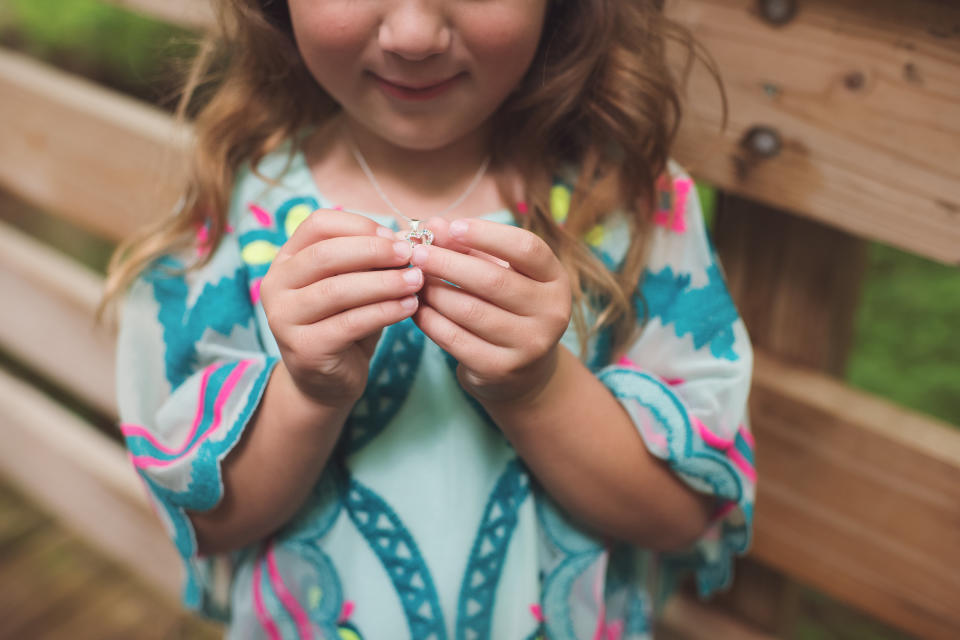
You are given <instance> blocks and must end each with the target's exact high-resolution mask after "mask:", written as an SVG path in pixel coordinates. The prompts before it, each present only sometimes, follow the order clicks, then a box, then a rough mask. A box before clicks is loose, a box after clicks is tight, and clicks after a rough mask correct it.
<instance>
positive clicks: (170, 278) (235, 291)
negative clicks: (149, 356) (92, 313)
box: [143, 257, 254, 389]
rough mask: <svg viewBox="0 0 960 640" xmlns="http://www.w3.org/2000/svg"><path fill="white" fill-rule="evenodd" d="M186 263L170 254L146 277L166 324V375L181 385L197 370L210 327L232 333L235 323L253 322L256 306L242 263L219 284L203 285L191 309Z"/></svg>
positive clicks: (164, 337) (177, 384)
mask: <svg viewBox="0 0 960 640" xmlns="http://www.w3.org/2000/svg"><path fill="white" fill-rule="evenodd" d="M183 268H184V265H183V263H182V262H180V261H179V260H176V259H174V258H170V257H164V258H160V259H159V260H158V261H157V262H156V263H155V264H154V266H153V267H151V269H150V271H149V272H147V273H146V274H144V277H143V279H144V281H145V282H146V283H148V284H151V285H152V286H153V295H154V298H156V301H157V305H158V306H159V308H160V311H159V313H158V314H157V320H159V321H160V324H161V325H162V326H163V341H164V344H165V345H166V353H165V354H164V358H165V362H166V376H167V381H168V382H169V383H170V386H171V387H173V388H174V389H175V388H177V387H179V386H180V384H181V383H183V381H184V380H186V379H187V378H188V377H190V375H191V374H192V373H193V372H194V371H195V370H196V368H197V366H196V354H197V350H196V344H197V343H198V342H200V339H201V338H202V337H203V334H204V333H206V332H207V331H210V330H212V331H216V332H218V333H221V334H223V335H225V336H228V335H230V332H231V331H232V330H233V328H234V327H238V326H240V327H243V326H252V325H253V322H254V315H253V308H252V307H251V306H250V300H249V297H248V294H247V279H246V272H245V269H244V268H243V267H242V266H240V267H238V268H237V269H236V270H235V271H234V272H233V274H232V275H230V276H226V277H223V278H221V279H220V280H219V281H218V282H217V283H216V284H212V283H208V284H206V285H204V287H203V289H202V290H201V291H200V295H199V296H198V297H197V300H196V302H195V303H194V304H193V306H192V307H191V308H190V309H189V310H188V309H187V298H188V296H189V288H188V286H187V281H186V279H185V278H184V277H183V276H182V275H177V274H175V273H168V272H166V271H167V270H170V271H179V270H182V269H183Z"/></svg>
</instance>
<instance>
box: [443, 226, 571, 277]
mask: <svg viewBox="0 0 960 640" xmlns="http://www.w3.org/2000/svg"><path fill="white" fill-rule="evenodd" d="M447 233H449V236H450V238H451V239H452V240H453V241H454V242H456V243H458V244H460V245H462V246H466V247H470V248H471V249H477V250H479V251H482V252H484V253H488V254H490V255H492V256H496V257H497V258H500V259H502V260H506V261H507V262H509V263H510V266H511V267H513V268H514V269H515V270H516V271H518V272H519V273H522V274H523V275H525V276H527V277H529V278H533V279H534V280H538V281H539V282H550V281H552V280H556V279H557V278H560V277H561V272H562V270H563V267H562V266H561V265H560V261H559V260H557V257H556V256H555V255H554V253H553V250H551V249H550V247H549V245H547V243H546V242H544V241H543V239H542V238H540V237H539V236H537V235H536V234H535V233H531V232H530V231H527V230H525V229H520V228H518V227H511V226H510V225H505V224H498V223H496V222H492V221H490V220H483V219H480V218H472V219H469V220H466V219H460V220H454V221H453V222H451V223H450V226H449V228H448V229H447Z"/></svg>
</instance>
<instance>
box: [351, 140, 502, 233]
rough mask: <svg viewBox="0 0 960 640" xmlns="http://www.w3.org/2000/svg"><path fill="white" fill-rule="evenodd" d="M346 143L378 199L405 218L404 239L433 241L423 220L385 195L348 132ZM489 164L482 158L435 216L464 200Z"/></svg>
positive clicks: (442, 213)
mask: <svg viewBox="0 0 960 640" xmlns="http://www.w3.org/2000/svg"><path fill="white" fill-rule="evenodd" d="M346 139H347V144H348V145H349V146H350V151H351V152H352V153H353V157H354V158H355V159H356V161H357V164H359V165H360V168H361V169H362V170H363V173H364V175H365V176H367V180H369V181H370V184H371V185H373V188H374V189H375V190H376V192H377V195H379V196H380V199H381V200H383V201H384V202H385V203H386V205H387V206H388V207H390V209H391V210H392V211H393V212H394V213H395V214H397V215H398V216H400V217H401V218H403V219H404V220H406V222H407V224H408V225H410V230H409V231H407V233H406V234H405V235H404V236H403V237H404V239H405V240H408V241H409V242H410V244H415V243H416V241H418V240H419V241H420V242H421V243H422V244H430V243H432V242H433V232H432V231H430V230H429V229H426V228H424V227H423V220H420V219H417V218H411V217H410V216H408V215H406V214H405V213H403V212H402V211H400V209H399V208H397V206H396V205H395V204H393V202H392V201H391V200H390V198H388V197H387V194H386V193H384V191H383V189H382V188H381V187H380V183H379V182H377V178H376V176H374V175H373V170H372V169H370V165H369V164H367V160H366V158H364V157H363V154H362V153H360V148H359V147H358V146H357V143H356V142H354V140H353V136H351V135H350V134H349V133H347V135H346ZM488 166H490V156H487V157H486V158H484V159H483V162H482V163H481V164H480V168H479V169H477V173H476V175H474V176H473V180H471V181H470V184H468V185H467V188H466V189H464V191H463V193H461V194H460V196H459V197H458V198H457V199H456V200H454V201H453V202H452V203H450V205H448V206H447V207H446V208H445V209H443V211H440V212H439V213H437V214H436V215H437V216H443V215H445V214H447V213H449V212H451V211H453V210H454V209H456V208H457V207H459V206H460V205H461V204H462V203H463V201H464V200H466V199H467V196H469V195H470V194H471V193H473V190H474V189H476V188H477V185H478V184H480V179H481V178H482V177H483V174H484V173H486V172H487V167H488Z"/></svg>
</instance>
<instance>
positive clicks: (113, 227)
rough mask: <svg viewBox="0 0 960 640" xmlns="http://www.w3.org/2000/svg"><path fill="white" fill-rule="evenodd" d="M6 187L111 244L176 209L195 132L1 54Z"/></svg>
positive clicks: (1, 175)
mask: <svg viewBox="0 0 960 640" xmlns="http://www.w3.org/2000/svg"><path fill="white" fill-rule="evenodd" d="M0 95H2V96H3V99H2V100H0V139H2V140H3V144H2V145H0V187H3V188H5V189H7V190H9V191H10V192H11V193H14V194H16V195H18V196H19V197H21V198H23V199H24V200H26V201H28V202H31V203H33V204H35V205H37V206H39V207H42V208H45V209H47V210H49V211H51V212H53V213H56V214H58V215H61V216H63V217H64V218H67V219H69V220H71V221H73V222H75V223H76V224H78V225H80V226H82V227H84V228H86V229H90V230H92V231H94V232H95V233H98V234H100V235H102V236H105V237H107V238H113V239H117V238H121V237H124V236H126V235H128V234H130V233H131V232H132V231H134V230H135V229H137V228H138V227H139V226H141V225H142V224H143V223H144V222H145V221H146V220H148V219H149V216H151V215H158V212H165V211H168V210H169V209H170V208H172V206H173V204H174V203H175V202H176V200H177V193H176V189H175V188H174V186H175V185H176V184H177V181H178V180H180V179H182V172H183V170H184V166H185V162H184V158H185V155H184V153H185V148H186V141H187V136H188V135H189V132H187V131H180V132H178V131H177V130H176V128H175V127H174V125H173V120H172V118H171V117H170V116H168V115H167V114H165V113H163V112H161V111H160V110H158V109H154V108H152V107H149V106H147V105H145V104H142V103H140V102H138V101H136V100H133V99H130V98H126V97H124V96H121V95H120V94H117V93H115V92H112V91H108V90H106V89H103V88H101V87H98V86H97V85H95V84H93V83H90V82H87V81H84V80H81V79H79V78H77V77H74V76H72V75H71V74H67V73H63V72H61V71H57V70H55V69H53V68H52V67H49V66H47V65H44V64H41V63H39V62H36V61H35V60H32V59H30V58H28V57H26V56H23V55H20V54H15V53H10V52H7V51H2V50H0Z"/></svg>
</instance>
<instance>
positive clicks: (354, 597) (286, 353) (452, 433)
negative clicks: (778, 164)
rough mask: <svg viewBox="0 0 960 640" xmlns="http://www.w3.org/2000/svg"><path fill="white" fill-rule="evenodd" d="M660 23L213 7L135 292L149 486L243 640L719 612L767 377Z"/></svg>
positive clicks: (466, 11)
mask: <svg viewBox="0 0 960 640" xmlns="http://www.w3.org/2000/svg"><path fill="white" fill-rule="evenodd" d="M657 5H658V3H657V2H655V1H654V0H287V1H286V2H283V1H279V0H232V1H231V2H224V3H223V6H222V7H221V9H222V13H223V15H222V16H221V17H222V18H223V23H224V24H225V25H227V27H228V28H227V29H226V30H225V34H224V36H223V42H224V44H225V46H226V52H227V54H228V57H227V58H226V72H225V76H224V78H223V79H222V82H221V83H220V84H219V85H218V88H217V90H216V91H215V92H214V93H213V94H212V97H211V98H210V99H209V101H208V102H207V103H206V104H205V106H204V107H203V109H202V110H201V111H200V113H199V115H198V117H197V123H196V135H197V144H196V154H195V160H196V162H195V169H194V172H193V177H192V181H191V183H190V186H189V188H188V190H187V193H186V197H185V198H184V201H183V204H182V206H181V207H179V209H178V212H177V215H176V216H174V217H173V218H172V219H169V220H165V221H164V222H163V223H162V225H161V226H160V227H158V228H157V229H155V230H154V231H152V232H151V233H149V234H147V235H145V236H143V237H141V238H140V239H138V240H136V241H134V242H132V243H131V244H129V245H128V246H127V247H125V248H124V250H123V251H122V252H121V254H120V255H121V256H122V258H121V259H120V261H119V263H118V264H119V267H118V268H116V269H115V270H114V272H113V276H112V280H111V283H112V285H111V286H112V289H111V290H112V291H114V292H116V291H121V290H122V291H125V292H126V293H127V300H126V303H125V306H124V314H123V319H122V325H121V332H120V338H119V356H118V381H119V382H118V386H119V393H118V397H119V399H120V413H121V418H122V425H121V428H122V430H123V433H124V435H125V437H126V441H127V445H128V447H129V449H130V454H131V459H132V461H133V464H134V465H135V466H136V468H137V469H138V471H139V472H140V474H141V476H142V477H143V479H144V481H145V483H146V485H147V487H148V488H149V491H150V493H151V495H152V497H153V498H154V500H155V503H156V505H157V512H158V513H159V515H160V517H161V519H162V520H163V522H164V524H165V525H166V527H167V529H168V530H169V532H170V534H171V536H172V538H173V541H174V543H175V545H176V547H177V549H178V550H179V552H180V554H181V555H182V556H183V558H184V560H185V565H186V570H187V580H186V588H185V600H186V603H187V604H188V605H189V606H191V607H194V608H199V609H201V610H203V611H205V612H206V613H208V614H211V615H214V616H218V617H220V618H222V619H224V620H226V621H228V622H229V631H228V634H229V636H230V637H232V638H261V637H266V638H343V639H357V638H365V639H368V640H370V639H373V640H377V639H394V638H414V639H416V640H427V639H433V640H440V639H443V638H451V639H452V638H458V639H460V638H463V639H468V638H469V639H475V638H491V639H494V640H501V639H504V640H506V639H518V640H521V639H525V638H549V639H550V640H574V639H585V638H588V639H589V638H598V639H614V638H641V637H646V636H647V635H648V634H649V633H650V629H651V623H652V617H653V612H654V610H655V609H656V605H657V604H659V603H661V602H662V601H663V598H664V597H665V595H666V594H667V593H669V591H670V589H671V587H672V586H673V584H674V583H675V581H676V579H677V577H678V576H679V575H680V574H681V573H682V572H684V571H691V570H692V571H693V572H695V574H696V578H697V583H698V585H699V589H700V592H701V593H703V594H706V593H709V592H711V591H713V590H715V589H717V588H719V587H721V586H723V585H724V584H726V583H727V582H728V580H729V579H730V567H731V558H732V555H733V554H735V553H739V552H743V551H744V550H745V548H746V546H747V543H748V539H749V530H750V523H751V514H752V506H753V496H754V482H755V479H756V478H755V474H754V469H753V462H752V461H753V454H752V438H751V436H750V432H749V429H748V427H747V424H746V416H745V403H746V397H747V391H748V386H749V381H750V372H751V351H750V346H749V343H748V339H747V335H746V332H745V330H744V327H743V324H742V323H741V322H740V320H739V318H738V316H737V313H736V310H735V309H734V307H733V305H732V303H731V301H730V298H729V296H728V294H727V291H726V288H725V285H724V283H723V279H722V276H721V273H720V270H719V267H718V265H717V263H716V261H715V258H714V256H713V255H712V251H711V248H710V245H709V242H708V240H707V236H706V233H705V231H704V223H703V220H702V218H701V211H700V205H699V203H698V200H697V196H696V192H695V191H694V190H693V189H692V183H691V181H690V179H689V178H688V177H687V176H685V175H684V174H683V173H682V172H681V171H680V170H679V169H678V168H677V167H676V166H674V165H672V163H669V162H668V153H669V150H670V143H671V140H672V139H673V134H674V130H675V126H676V121H677V118H678V116H679V107H678V89H677V82H676V81H675V80H674V78H673V76H672V75H671V73H670V72H669V70H668V67H667V64H666V61H665V58H666V56H665V45H666V42H667V40H668V39H671V38H675V37H677V34H678V33H679V32H678V31H677V29H676V28H675V27H671V26H670V25H669V24H668V23H667V22H666V20H665V19H664V18H663V17H662V15H661V14H660V12H659V9H658V8H657ZM678 41H680V42H682V43H689V40H685V39H683V38H680V39H679V40H678ZM206 57H207V58H209V57H210V56H209V55H207V56H206ZM208 62H209V60H206V61H204V60H201V61H200V63H199V65H200V67H199V69H201V70H202V69H203V67H204V65H205V64H207V63H208ZM199 77H201V76H200V75H199V74H197V75H195V78H199ZM187 99H189V95H188V96H187ZM420 220H429V222H428V223H424V222H419V221H420ZM191 244H192V245H193V246H190V245H191Z"/></svg>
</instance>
